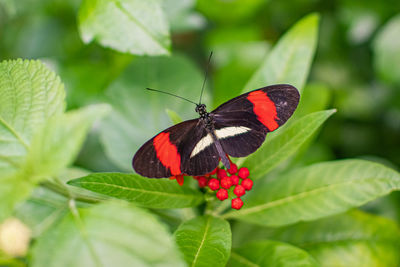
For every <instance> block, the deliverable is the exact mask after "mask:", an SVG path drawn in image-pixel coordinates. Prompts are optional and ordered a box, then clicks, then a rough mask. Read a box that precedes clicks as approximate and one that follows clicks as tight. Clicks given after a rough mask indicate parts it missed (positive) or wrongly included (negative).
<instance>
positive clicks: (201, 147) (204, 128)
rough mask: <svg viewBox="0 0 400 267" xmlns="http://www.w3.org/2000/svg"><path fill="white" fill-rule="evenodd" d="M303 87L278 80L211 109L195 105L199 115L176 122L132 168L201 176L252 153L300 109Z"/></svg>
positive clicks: (155, 174) (149, 174)
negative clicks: (268, 135)
mask: <svg viewBox="0 0 400 267" xmlns="http://www.w3.org/2000/svg"><path fill="white" fill-rule="evenodd" d="M299 99H300V94H299V91H298V90H297V89H296V88H295V87H294V86H292V85H288V84H277V85H271V86H266V87H263V88H260V89H256V90H253V91H250V92H247V93H245V94H242V95H240V96H237V97H235V98H232V99H231V100H229V101H227V102H225V103H223V104H222V105H220V106H219V107H217V108H216V109H215V110H213V111H212V112H207V110H206V105H204V104H196V109H195V110H196V112H197V113H198V114H199V115H200V117H199V118H197V119H193V120H187V121H184V122H181V123H178V124H176V125H174V126H172V127H170V128H168V129H166V130H164V131H162V132H160V133H159V134H157V135H156V136H154V137H153V138H151V139H150V140H149V141H147V142H146V143H145V144H144V145H143V146H142V147H140V148H139V150H138V151H137V152H136V154H135V156H134V157H133V160H132V166H133V168H134V170H135V171H136V172H137V173H138V174H140V175H142V176H145V177H149V178H162V177H171V176H177V175H182V174H184V175H189V176H201V175H205V174H208V173H210V172H212V171H213V170H215V168H217V166H218V165H219V162H220V161H221V162H222V163H223V164H224V166H225V167H226V168H227V169H229V168H230V161H229V158H228V156H232V157H245V156H248V155H250V154H252V153H254V152H255V151H256V150H257V149H258V148H259V147H260V146H261V145H262V144H263V142H264V140H265V137H266V135H267V133H269V132H272V131H275V130H276V129H277V128H279V127H280V126H282V125H283V124H284V123H285V122H286V121H287V120H288V119H289V118H290V117H291V116H292V114H293V112H294V111H295V110H296V107H297V105H298V103H299Z"/></svg>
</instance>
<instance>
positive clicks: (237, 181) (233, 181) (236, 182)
mask: <svg viewBox="0 0 400 267" xmlns="http://www.w3.org/2000/svg"><path fill="white" fill-rule="evenodd" d="M231 181H232V184H233V185H238V184H239V177H237V176H236V175H231Z"/></svg>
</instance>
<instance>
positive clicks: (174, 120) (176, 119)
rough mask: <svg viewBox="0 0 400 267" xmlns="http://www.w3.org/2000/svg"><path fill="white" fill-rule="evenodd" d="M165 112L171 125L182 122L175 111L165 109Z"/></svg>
mask: <svg viewBox="0 0 400 267" xmlns="http://www.w3.org/2000/svg"><path fill="white" fill-rule="evenodd" d="M165 112H167V114H168V117H169V118H170V120H171V122H172V123H173V124H178V123H180V122H182V118H181V117H180V116H179V115H178V113H176V112H175V111H173V110H170V109H166V110H165Z"/></svg>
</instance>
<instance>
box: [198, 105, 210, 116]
mask: <svg viewBox="0 0 400 267" xmlns="http://www.w3.org/2000/svg"><path fill="white" fill-rule="evenodd" d="M196 112H197V113H199V114H200V117H204V116H206V114H208V113H207V110H206V105H204V104H198V105H197V106H196Z"/></svg>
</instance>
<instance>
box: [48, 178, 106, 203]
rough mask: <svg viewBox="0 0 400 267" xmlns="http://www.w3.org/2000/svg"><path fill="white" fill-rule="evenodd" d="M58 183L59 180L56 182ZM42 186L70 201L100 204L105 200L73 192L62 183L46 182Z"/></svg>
mask: <svg viewBox="0 0 400 267" xmlns="http://www.w3.org/2000/svg"><path fill="white" fill-rule="evenodd" d="M56 181H57V180H56ZM41 186H42V187H44V188H47V189H49V190H51V191H53V192H55V193H57V194H60V195H62V196H65V197H66V198H68V199H75V200H76V201H81V202H86V203H92V204H93V203H98V202H100V201H102V200H104V199H101V198H96V197H90V196H86V195H83V194H80V193H77V192H71V191H70V190H68V188H67V186H66V185H64V184H63V183H62V182H61V181H57V182H56V183H55V182H52V181H46V182H43V183H41Z"/></svg>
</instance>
